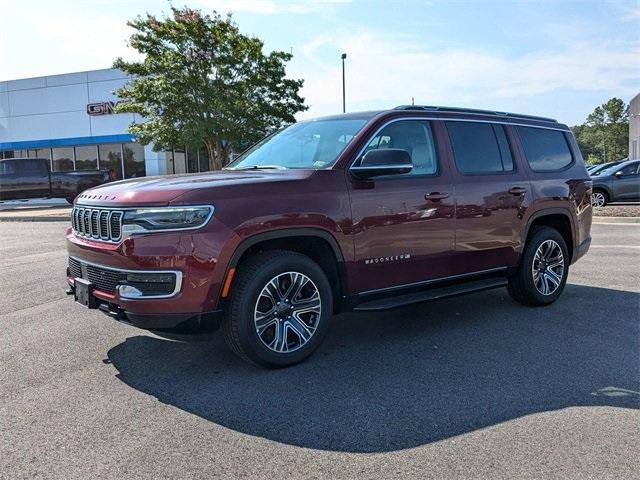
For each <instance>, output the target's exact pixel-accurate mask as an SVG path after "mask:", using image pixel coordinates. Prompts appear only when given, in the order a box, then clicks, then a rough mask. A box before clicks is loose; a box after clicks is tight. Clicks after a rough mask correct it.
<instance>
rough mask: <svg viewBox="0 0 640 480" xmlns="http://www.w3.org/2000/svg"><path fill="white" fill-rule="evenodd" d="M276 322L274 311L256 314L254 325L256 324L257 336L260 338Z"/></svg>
mask: <svg viewBox="0 0 640 480" xmlns="http://www.w3.org/2000/svg"><path fill="white" fill-rule="evenodd" d="M275 322H276V317H275V309H271V310H270V311H269V312H267V313H259V312H258V313H256V317H255V324H256V332H258V335H260V336H262V334H263V333H264V332H265V330H266V329H267V328H269V327H270V326H271V325H273V324H274V323H275Z"/></svg>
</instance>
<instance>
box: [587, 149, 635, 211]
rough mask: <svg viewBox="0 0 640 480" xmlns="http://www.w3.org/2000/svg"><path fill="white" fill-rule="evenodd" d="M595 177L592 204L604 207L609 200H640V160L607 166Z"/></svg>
mask: <svg viewBox="0 0 640 480" xmlns="http://www.w3.org/2000/svg"><path fill="white" fill-rule="evenodd" d="M592 179H593V193H592V194H591V204H592V205H593V206H594V207H603V206H605V205H606V204H607V203H609V202H619V201H633V200H640V160H627V161H626V162H622V163H618V164H616V165H613V166H610V167H609V168H606V169H604V170H602V171H600V173H599V174H598V175H597V176H594V177H592Z"/></svg>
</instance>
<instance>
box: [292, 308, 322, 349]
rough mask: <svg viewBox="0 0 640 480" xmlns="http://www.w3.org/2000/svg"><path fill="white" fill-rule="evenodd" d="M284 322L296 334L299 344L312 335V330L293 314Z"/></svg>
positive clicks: (302, 343)
mask: <svg viewBox="0 0 640 480" xmlns="http://www.w3.org/2000/svg"><path fill="white" fill-rule="evenodd" d="M286 324H287V326H288V327H289V328H290V329H291V331H293V333H295V334H296V335H297V336H298V338H299V339H300V345H304V344H305V343H307V341H309V339H310V338H311V335H313V331H312V330H311V329H310V328H309V327H308V326H307V325H306V324H305V323H304V321H302V319H301V318H299V317H298V316H297V315H295V314H294V315H293V316H291V318H289V319H288V320H287V322H286ZM314 330H315V329H314Z"/></svg>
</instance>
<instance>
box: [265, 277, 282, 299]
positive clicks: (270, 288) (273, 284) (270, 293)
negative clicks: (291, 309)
mask: <svg viewBox="0 0 640 480" xmlns="http://www.w3.org/2000/svg"><path fill="white" fill-rule="evenodd" d="M262 295H264V296H265V297H267V298H268V299H269V300H271V302H272V303H273V305H275V304H276V303H277V302H279V301H281V300H282V293H281V292H280V284H279V282H278V278H274V279H272V280H271V281H270V282H269V283H267V285H266V286H265V287H264V290H262Z"/></svg>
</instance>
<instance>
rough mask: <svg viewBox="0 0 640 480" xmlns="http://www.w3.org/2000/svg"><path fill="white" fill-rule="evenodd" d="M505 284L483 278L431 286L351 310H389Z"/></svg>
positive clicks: (500, 279)
mask: <svg viewBox="0 0 640 480" xmlns="http://www.w3.org/2000/svg"><path fill="white" fill-rule="evenodd" d="M506 285H507V279H506V278H484V279H482V280H475V281H471V282H465V283H459V284H457V285H447V286H446V287H432V288H430V289H428V290H423V291H421V292H415V293H406V294H404V295H397V296H395V297H387V298H381V299H379V300H370V301H368V302H364V303H360V304H359V305H356V306H355V307H354V308H353V310H354V311H356V312H372V311H376V310H389V309H390V308H395V307H401V306H403V305H411V304H412V303H420V302H427V301H429V300H438V299H440V298H448V297H455V296H457V295H465V294H467V293H473V292H481V291H482V290H490V289H492V288H500V287H504V286H506Z"/></svg>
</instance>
